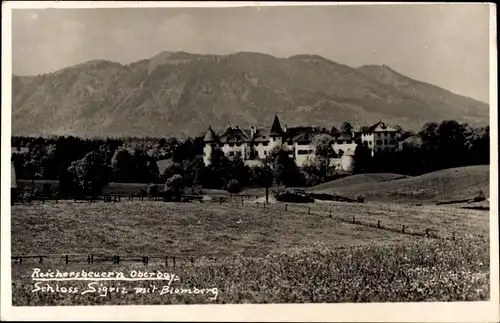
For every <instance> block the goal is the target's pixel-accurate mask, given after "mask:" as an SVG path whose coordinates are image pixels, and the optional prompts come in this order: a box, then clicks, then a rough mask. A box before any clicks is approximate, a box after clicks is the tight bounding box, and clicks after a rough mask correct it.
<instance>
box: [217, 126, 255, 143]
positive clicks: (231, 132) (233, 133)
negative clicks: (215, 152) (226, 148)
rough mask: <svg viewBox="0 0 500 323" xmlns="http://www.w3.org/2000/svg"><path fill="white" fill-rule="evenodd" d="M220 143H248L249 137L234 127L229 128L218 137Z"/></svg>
mask: <svg viewBox="0 0 500 323" xmlns="http://www.w3.org/2000/svg"><path fill="white" fill-rule="evenodd" d="M219 140H220V142H222V143H226V142H241V143H243V142H248V141H250V136H249V134H248V133H246V132H245V131H243V130H242V129H240V128H238V127H236V128H232V127H229V128H227V129H226V131H225V132H224V133H223V134H222V135H221V136H220V137H219Z"/></svg>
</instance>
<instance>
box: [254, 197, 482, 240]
mask: <svg viewBox="0 0 500 323" xmlns="http://www.w3.org/2000/svg"><path fill="white" fill-rule="evenodd" d="M256 205H258V206H259V207H262V208H263V209H266V208H268V209H269V208H270V207H271V206H270V205H266V204H265V203H262V204H256ZM280 207H283V210H284V211H286V212H293V213H299V214H306V215H316V216H324V217H329V218H331V219H333V220H335V221H337V222H341V223H350V224H355V225H361V226H365V227H371V228H375V229H379V230H385V231H391V232H396V233H400V234H406V235H412V236H417V237H425V238H431V239H442V240H452V241H454V240H456V239H457V238H458V237H457V234H456V233H455V232H451V234H449V235H447V236H443V235H439V234H438V233H439V232H438V231H437V230H435V229H431V228H422V227H418V228H417V229H416V230H411V228H412V226H408V225H406V224H400V225H396V224H391V225H387V224H385V223H383V222H382V221H381V220H378V219H377V220H375V221H373V222H370V221H366V220H360V219H357V218H356V217H355V216H353V217H349V218H348V217H345V216H344V217H339V216H334V215H333V214H332V211H331V210H314V209H313V208H311V207H310V206H304V205H300V206H299V205H293V204H288V203H286V204H284V205H280ZM414 227H415V226H413V228H414ZM478 237H479V238H484V237H483V236H478Z"/></svg>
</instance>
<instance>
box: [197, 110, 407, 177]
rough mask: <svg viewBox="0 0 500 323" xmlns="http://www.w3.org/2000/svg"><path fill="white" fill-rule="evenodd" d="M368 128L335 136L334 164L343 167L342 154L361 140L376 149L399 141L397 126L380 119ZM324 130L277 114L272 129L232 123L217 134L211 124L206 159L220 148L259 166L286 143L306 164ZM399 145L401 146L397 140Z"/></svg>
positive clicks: (351, 152)
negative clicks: (286, 122) (297, 124)
mask: <svg viewBox="0 0 500 323" xmlns="http://www.w3.org/2000/svg"><path fill="white" fill-rule="evenodd" d="M368 130H369V131H370V132H368V131H367V132H352V133H340V134H336V135H334V136H333V144H332V148H333V151H334V152H335V153H336V154H337V155H338V157H339V158H337V159H338V160H332V167H336V166H337V167H341V166H340V165H342V163H341V161H340V157H342V156H353V155H354V152H355V150H356V145H357V143H356V142H357V139H361V140H362V141H366V142H367V144H368V146H369V147H370V148H371V149H372V151H377V150H379V149H384V148H391V147H393V140H396V135H395V133H396V130H395V129H393V128H390V127H387V126H385V125H384V124H383V123H382V124H381V123H380V122H379V123H377V124H375V125H373V126H372V127H369V128H368ZM393 132H394V135H393V134H392V133H393ZM322 133H328V132H327V131H325V130H324V129H320V128H317V127H290V128H288V127H287V126H284V127H282V126H281V123H280V120H279V118H278V116H277V115H275V116H274V120H273V123H272V125H271V127H270V128H261V129H259V128H257V127H255V126H252V127H250V129H241V128H239V127H238V126H235V127H231V126H229V127H227V128H226V130H225V131H224V132H223V133H222V134H221V135H216V134H215V132H214V131H213V129H212V127H208V131H207V132H206V134H205V137H204V142H205V146H204V149H203V160H204V163H205V165H209V164H210V160H211V154H212V151H213V149H214V148H219V149H221V150H222V152H224V154H225V155H226V156H228V157H229V158H232V157H236V156H240V157H241V158H242V159H243V160H244V161H245V162H246V163H247V164H253V165H259V164H263V161H265V160H266V157H267V156H268V154H269V152H270V151H271V150H272V149H273V148H275V147H276V146H279V145H282V146H283V147H284V148H286V149H287V151H288V152H289V155H290V157H292V158H293V159H294V160H295V163H296V164H297V166H299V167H302V166H305V165H307V164H308V163H310V162H312V161H314V159H315V156H316V154H315V151H316V147H315V145H314V143H313V139H314V137H315V136H317V135H319V134H322ZM379 140H381V141H379ZM386 140H387V141H386ZM395 146H396V147H397V143H396V145H395Z"/></svg>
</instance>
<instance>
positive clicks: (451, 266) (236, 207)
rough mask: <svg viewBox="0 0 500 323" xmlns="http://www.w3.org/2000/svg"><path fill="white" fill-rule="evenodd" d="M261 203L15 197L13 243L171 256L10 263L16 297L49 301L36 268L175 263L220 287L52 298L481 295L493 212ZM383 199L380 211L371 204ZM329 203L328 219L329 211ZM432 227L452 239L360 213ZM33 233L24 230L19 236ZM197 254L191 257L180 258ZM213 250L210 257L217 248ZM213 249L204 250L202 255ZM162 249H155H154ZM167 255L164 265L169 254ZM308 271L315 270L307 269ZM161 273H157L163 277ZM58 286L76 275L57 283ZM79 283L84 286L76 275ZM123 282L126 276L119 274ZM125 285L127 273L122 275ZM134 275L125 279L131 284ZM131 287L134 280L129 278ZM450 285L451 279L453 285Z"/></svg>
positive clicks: (152, 300)
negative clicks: (210, 293) (23, 201)
mask: <svg viewBox="0 0 500 323" xmlns="http://www.w3.org/2000/svg"><path fill="white" fill-rule="evenodd" d="M307 207H308V206H304V205H293V206H291V205H289V206H287V210H285V208H284V204H281V203H275V204H271V205H268V206H266V208H264V207H263V205H258V204H256V203H255V202H252V201H244V205H243V206H241V204H240V203H236V202H235V201H233V202H228V203H222V204H219V203H165V202H150V201H144V202H139V201H136V202H118V203H104V202H96V203H86V202H76V203H75V202H72V201H68V202H64V201H61V202H59V203H58V204H52V203H45V204H33V205H31V206H28V205H15V206H13V207H12V222H11V223H12V231H11V234H12V237H11V241H12V254H13V255H19V254H21V255H23V254H53V253H57V254H72V253H83V254H89V253H105V254H109V255H115V254H118V255H122V257H124V259H125V258H126V257H125V256H126V255H127V254H130V255H135V256H134V257H136V258H137V257H138V256H141V255H142V256H153V255H162V256H166V255H168V256H177V257H178V263H177V267H176V268H175V269H172V268H171V267H168V268H167V267H165V265H164V264H162V262H161V260H159V262H152V263H150V265H149V266H148V267H145V266H144V265H143V264H141V263H139V262H135V263H134V262H132V263H127V262H122V263H120V264H119V265H116V264H114V265H113V264H111V263H110V262H107V263H101V262H96V263H95V264H92V265H90V264H86V263H85V259H86V257H84V259H80V260H81V261H82V260H83V262H80V263H71V262H70V263H69V264H67V265H66V264H64V261H63V260H62V259H59V260H57V259H53V260H52V261H51V260H50V259H47V260H45V261H44V263H42V264H39V263H38V259H31V260H30V259H26V261H24V262H23V263H22V264H17V263H13V264H12V273H13V275H14V276H13V283H14V285H13V290H14V295H13V299H14V303H15V304H18V305H27V304H29V305H35V304H41V303H43V302H47V298H44V297H43V296H40V295H41V294H32V293H31V291H30V290H31V289H32V288H33V284H32V282H30V281H29V279H30V278H29V277H30V274H31V271H32V268H33V267H37V268H41V269H44V270H46V269H52V270H54V269H56V268H57V269H60V270H81V269H85V270H93V271H96V270H106V271H108V270H122V271H124V272H127V271H130V270H133V269H135V270H149V271H157V270H159V271H166V270H169V271H172V270H174V273H175V274H177V275H180V276H181V283H182V285H183V286H201V287H207V288H208V287H218V288H219V295H218V298H217V300H210V299H208V298H207V295H197V296H193V295H170V296H169V295H167V296H165V295H163V296H160V295H152V294H151V295H126V296H125V297H124V296H123V295H108V296H107V297H100V296H97V295H95V294H86V295H60V294H59V295H56V294H53V295H52V296H50V297H49V298H48V299H49V300H48V302H49V303H50V304H52V305H71V304H126V303H127V302H128V301H129V300H130V299H134V300H136V301H138V302H141V303H143V304H169V303H191V302H202V303H210V302H217V303H230V302H237V303H262V302H277V303H279V302H347V301H348V302H364V301H401V300H414V301H418V300H479V299H486V298H488V297H489V296H488V292H489V285H488V284H489V276H488V275H489V272H488V270H489V251H488V250H489V248H488V247H489V245H488V232H489V230H488V227H489V218H488V214H487V213H485V212H481V211H473V210H468V211H465V210H458V209H453V208H450V207H448V208H445V207H431V206H424V207H410V206H402V205H397V204H387V205H385V204H371V203H365V204H345V203H323V204H317V205H314V206H313V207H312V210H311V211H310V213H311V214H307V211H306V210H305V208H307ZM377 210H378V211H377ZM329 211H332V214H333V215H332V218H330V217H329ZM352 216H356V218H357V219H359V220H358V221H361V222H365V223H367V222H372V223H376V221H377V220H380V221H381V222H382V224H383V226H384V227H385V226H393V227H400V226H401V225H402V224H406V225H407V231H406V232H407V233H409V232H412V231H419V232H421V231H422V230H424V229H425V228H432V229H433V232H437V233H438V234H437V235H438V236H443V237H444V236H449V234H450V233H451V232H455V233H456V238H457V239H456V241H451V240H448V241H444V240H436V239H430V238H424V237H416V236H413V235H410V234H403V233H401V232H394V231H388V230H384V229H377V228H376V227H369V226H366V225H361V224H358V223H356V224H352V223H348V222H342V221H339V220H341V219H345V218H347V219H349V218H351V217H352ZM26 237H29V239H26ZM191 256H192V257H194V259H195V263H194V264H190V262H189V261H188V260H187V257H191ZM212 257H213V259H212ZM208 258H211V259H208ZM160 259H162V258H160ZM170 266H171V264H170ZM310 277H314V279H313V280H310ZM158 283H159V284H160V282H158ZM62 284H65V286H68V285H67V284H71V283H68V282H64V283H62ZM74 284H77V285H78V284H79V285H78V286H80V288H83V287H84V286H83V285H82V284H83V283H80V282H78V283H74ZM125 284H128V282H126V283H125ZM128 285H130V284H128ZM130 286H131V285H130ZM135 286H137V285H135ZM449 286H454V287H453V288H452V289H449V288H450V287H449ZM332 291H333V292H332Z"/></svg>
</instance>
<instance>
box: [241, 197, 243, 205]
mask: <svg viewBox="0 0 500 323" xmlns="http://www.w3.org/2000/svg"><path fill="white" fill-rule="evenodd" d="M241 205H243V196H242V197H241Z"/></svg>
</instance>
